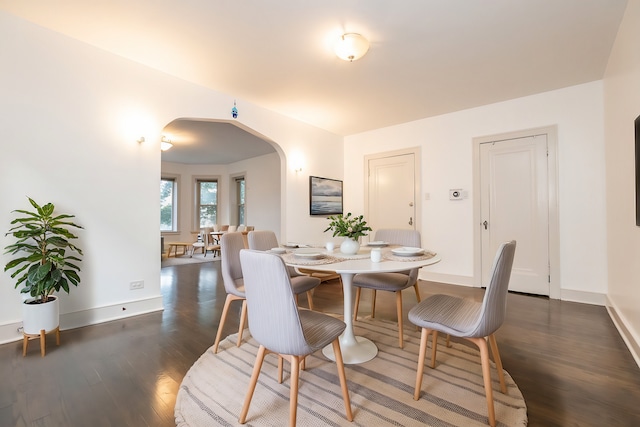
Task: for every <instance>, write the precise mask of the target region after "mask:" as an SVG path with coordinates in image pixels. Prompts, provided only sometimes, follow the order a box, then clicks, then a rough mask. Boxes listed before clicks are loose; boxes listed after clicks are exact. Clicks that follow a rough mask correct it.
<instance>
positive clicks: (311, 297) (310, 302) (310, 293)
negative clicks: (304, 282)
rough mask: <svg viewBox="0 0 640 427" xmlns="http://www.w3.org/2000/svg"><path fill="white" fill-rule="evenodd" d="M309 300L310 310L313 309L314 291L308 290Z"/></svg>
mask: <svg viewBox="0 0 640 427" xmlns="http://www.w3.org/2000/svg"><path fill="white" fill-rule="evenodd" d="M307 301H308V302H309V310H313V292H311V291H310V290H309V291H307Z"/></svg>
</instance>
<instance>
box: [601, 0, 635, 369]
mask: <svg viewBox="0 0 640 427" xmlns="http://www.w3.org/2000/svg"><path fill="white" fill-rule="evenodd" d="M639 41H640V1H638V0H630V1H629V3H628V5H627V11H626V13H625V15H624V18H623V20H622V24H621V26H620V29H619V31H618V36H617V39H616V42H615V44H614V48H613V51H612V53H611V56H610V58H609V63H608V66H607V72H606V75H605V79H604V93H605V98H604V101H605V111H606V114H605V139H606V160H607V176H606V182H607V187H606V188H607V233H608V239H609V241H608V252H607V259H608V262H609V277H608V278H609V305H610V311H611V312H612V317H613V318H614V321H616V322H617V324H618V327H619V329H620V330H621V333H622V334H623V337H624V338H625V340H626V341H627V343H628V344H629V347H630V348H631V349H632V351H633V353H634V356H635V358H636V362H637V363H638V364H639V365H640V259H639V256H640V227H637V226H636V225H635V199H634V197H635V192H636V189H635V169H634V168H635V167H636V165H635V162H634V127H633V122H634V120H635V119H636V117H638V116H639V115H640V49H639V45H638V42H639ZM638 166H639V167H640V165H638Z"/></svg>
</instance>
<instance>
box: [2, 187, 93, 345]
mask: <svg viewBox="0 0 640 427" xmlns="http://www.w3.org/2000/svg"><path fill="white" fill-rule="evenodd" d="M29 203H31V206H33V208H34V210H33V211H28V210H21V209H17V210H15V211H13V212H15V213H19V214H21V215H22V216H21V217H19V218H16V219H14V220H13V221H11V225H12V227H11V228H10V229H9V231H8V232H7V233H6V234H5V236H8V235H11V236H13V237H14V238H15V239H17V240H16V241H15V243H12V244H10V245H8V246H6V247H5V248H4V249H5V254H10V255H17V257H16V258H14V259H12V260H11V261H9V262H8V263H7V264H6V265H5V267H4V271H9V270H14V271H13V273H12V274H11V278H14V279H15V278H16V277H17V280H16V283H15V288H18V286H20V285H22V286H23V288H22V290H21V291H20V292H21V293H23V294H29V295H30V298H27V299H26V300H25V301H24V304H23V315H24V317H23V327H24V335H25V351H26V338H27V336H29V335H40V334H41V332H42V331H44V332H45V333H48V332H51V331H53V330H55V331H56V332H59V309H58V299H57V297H56V296H54V295H53V293H54V292H58V291H60V289H62V290H64V291H65V292H67V293H69V285H70V284H71V285H74V286H78V283H80V277H79V276H78V272H79V271H80V267H78V265H76V264H75V262H76V261H81V259H80V258H78V256H77V255H82V250H81V249H80V248H78V247H77V246H75V245H74V244H73V243H71V240H72V239H76V238H77V236H76V235H74V234H73V233H72V232H71V231H69V228H71V227H74V228H82V227H81V226H79V225H77V224H75V223H73V222H72V221H70V219H71V218H74V215H68V214H54V210H55V206H54V205H53V204H52V203H47V204H46V205H44V206H40V205H38V204H37V203H36V202H35V201H34V200H33V199H31V198H29ZM41 339H44V338H41ZM43 354H44V349H43Z"/></svg>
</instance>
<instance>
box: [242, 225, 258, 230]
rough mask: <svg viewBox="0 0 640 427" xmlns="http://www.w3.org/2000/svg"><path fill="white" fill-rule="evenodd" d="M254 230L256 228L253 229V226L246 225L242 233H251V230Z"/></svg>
mask: <svg viewBox="0 0 640 427" xmlns="http://www.w3.org/2000/svg"><path fill="white" fill-rule="evenodd" d="M255 229H256V227H255V226H254V225H247V226H246V227H245V228H244V231H253V230H255Z"/></svg>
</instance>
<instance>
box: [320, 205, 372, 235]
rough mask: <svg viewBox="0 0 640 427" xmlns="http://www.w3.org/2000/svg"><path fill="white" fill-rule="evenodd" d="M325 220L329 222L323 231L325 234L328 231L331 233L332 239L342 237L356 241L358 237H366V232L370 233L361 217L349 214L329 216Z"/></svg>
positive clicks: (369, 228)
mask: <svg viewBox="0 0 640 427" xmlns="http://www.w3.org/2000/svg"><path fill="white" fill-rule="evenodd" d="M327 219H329V220H330V221H331V222H330V223H329V226H328V227H327V228H326V229H325V230H324V231H325V233H326V232H327V231H329V230H331V231H333V237H336V236H342V237H347V238H349V239H353V240H358V239H359V238H360V237H362V236H366V235H367V232H368V231H371V227H369V226H367V221H365V220H364V216H363V215H360V216H355V215H352V214H351V212H349V213H347V214H346V215H342V214H339V215H331V216H329V217H328V218H327Z"/></svg>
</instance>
